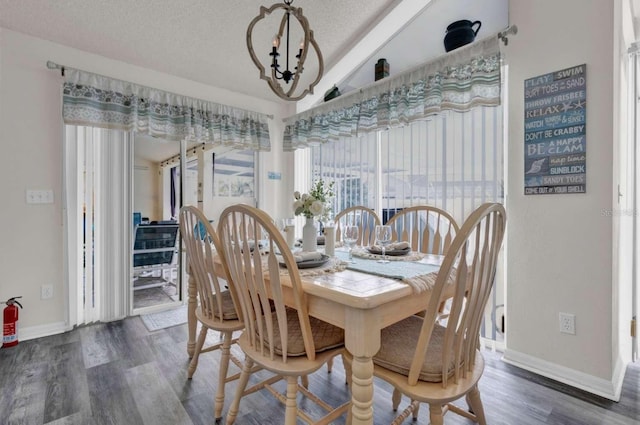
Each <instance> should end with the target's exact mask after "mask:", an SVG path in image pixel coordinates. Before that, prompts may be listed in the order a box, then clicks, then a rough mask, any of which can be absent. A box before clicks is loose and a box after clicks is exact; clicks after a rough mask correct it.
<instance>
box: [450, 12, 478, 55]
mask: <svg viewBox="0 0 640 425" xmlns="http://www.w3.org/2000/svg"><path fill="white" fill-rule="evenodd" d="M476 25H477V27H476V28H475V30H474V28H473V27H474V26H476ZM480 26H482V23H481V22H480V21H474V22H471V21H469V20H466V19H463V20H460V21H455V22H453V23H451V24H449V26H448V27H447V31H446V34H445V36H444V49H445V50H446V51H447V52H450V51H452V50H454V49H457V48H458V47H461V46H464V45H465V44H469V43H471V42H472V41H473V40H475V38H476V34H478V31H479V30H480Z"/></svg>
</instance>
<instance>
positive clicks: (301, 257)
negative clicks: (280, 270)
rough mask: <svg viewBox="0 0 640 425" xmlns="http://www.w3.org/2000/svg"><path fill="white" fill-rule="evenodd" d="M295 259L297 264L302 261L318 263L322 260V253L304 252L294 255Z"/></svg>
mask: <svg viewBox="0 0 640 425" xmlns="http://www.w3.org/2000/svg"><path fill="white" fill-rule="evenodd" d="M293 258H294V259H295V260H296V263H300V262H302V261H317V260H322V253H321V252H317V251H309V252H304V251H303V252H298V253H296V254H294V255H293Z"/></svg>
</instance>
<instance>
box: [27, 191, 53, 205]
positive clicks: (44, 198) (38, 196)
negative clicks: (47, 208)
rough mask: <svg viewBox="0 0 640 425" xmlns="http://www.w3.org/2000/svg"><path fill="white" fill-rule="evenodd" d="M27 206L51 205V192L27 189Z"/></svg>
mask: <svg viewBox="0 0 640 425" xmlns="http://www.w3.org/2000/svg"><path fill="white" fill-rule="evenodd" d="M26 201H27V204H53V190H51V189H48V190H33V189H27V192H26Z"/></svg>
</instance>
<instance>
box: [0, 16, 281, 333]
mask: <svg viewBox="0 0 640 425" xmlns="http://www.w3.org/2000/svg"><path fill="white" fill-rule="evenodd" d="M47 60H51V61H53V62H56V63H58V64H61V65H66V66H69V67H73V68H78V69H82V70H86V71H90V72H95V73H98V74H102V75H106V76H109V77H112V78H117V79H122V80H126V81H131V82H134V83H138V84H143V85H146V86H150V87H155V88H158V89H163V90H167V91H170V92H174V93H179V94H183V95H187V96H193V97H197V98H201V99H205V100H210V101H214V102H218V103H223V104H227V105H231V106H235V107H240V108H246V109H250V110H254V111H258V112H262V113H266V114H273V115H274V116H275V117H274V119H272V120H270V125H269V127H270V128H269V130H270V131H271V137H272V141H271V144H272V147H273V148H272V151H271V152H269V153H264V154H261V161H262V162H263V163H265V169H267V168H272V167H281V165H280V163H279V161H280V160H277V161H276V160H275V159H274V158H277V157H279V156H280V152H279V151H281V150H282V148H281V146H282V134H281V128H282V124H281V122H282V121H281V120H282V117H283V116H284V113H288V110H287V109H286V108H284V107H282V106H281V105H280V104H279V103H276V102H269V101H266V100H262V99H257V98H253V97H250V96H246V95H241V94H237V93H233V92H230V91H228V90H225V89H221V88H214V87H209V86H205V85H203V84H199V83H195V82H192V81H188V80H184V79H181V78H177V77H173V76H170V75H166V74H162V73H159V72H155V71H151V70H147V69H143V68H140V67H135V66H132V65H129V64H126V63H122V62H117V61H113V60H110V59H107V58H104V57H101V56H97V55H94V54H90V53H86V52H82V51H79V50H76V49H71V48H68V47H65V46H61V45H58V44H54V43H50V42H47V41H44V40H41V39H37V38H34V37H30V36H26V35H23V34H20V33H17V32H14V31H10V30H7V29H4V28H0V129H1V132H0V146H2V150H3V152H2V154H1V155H0V193H1V194H2V198H3V199H2V205H3V206H2V212H1V213H0V214H1V218H2V222H3V223H5V229H4V234H3V237H2V238H1V239H0V252H2V255H1V256H0V269H1V270H2V271H3V275H2V279H1V280H0V300H6V299H8V298H9V297H12V296H17V295H22V296H23V297H24V298H23V300H22V302H23V305H24V307H25V308H24V310H23V311H22V312H21V315H20V326H21V330H22V334H21V336H22V338H23V339H24V338H30V337H36V336H41V335H44V334H49V333H53V332H56V331H58V332H59V331H61V330H62V329H64V325H65V323H64V322H65V313H66V310H67V308H66V306H65V302H66V295H65V288H66V283H65V282H63V253H62V240H63V239H62V236H63V228H62V199H61V195H62V178H63V177H62V135H63V126H62V113H61V93H60V88H61V84H62V79H61V77H60V73H59V71H51V70H48V69H47V68H46V66H45V64H46V61H47ZM271 163H275V164H276V165H274V166H268V164H271ZM265 178H266V177H265ZM260 179H261V180H262V176H260ZM282 184H283V183H282V181H280V182H278V181H269V182H268V183H265V192H263V193H264V197H265V199H264V200H263V201H261V206H262V207H263V208H264V209H266V210H267V211H268V212H270V213H271V212H272V211H274V210H276V209H277V199H276V198H274V197H273V196H272V194H274V193H278V192H280V188H279V186H280V185H282ZM26 189H53V191H54V197H55V202H54V203H53V204H43V205H27V204H26V203H25V190H26ZM262 196H263V195H261V197H262ZM45 283H51V284H53V286H54V297H53V299H51V300H44V301H43V300H40V286H41V285H42V284H45Z"/></svg>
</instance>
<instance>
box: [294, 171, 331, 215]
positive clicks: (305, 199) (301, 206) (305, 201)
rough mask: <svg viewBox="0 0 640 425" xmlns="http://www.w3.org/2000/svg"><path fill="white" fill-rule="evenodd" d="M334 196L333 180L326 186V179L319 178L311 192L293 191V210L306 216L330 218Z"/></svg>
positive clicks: (296, 213)
mask: <svg viewBox="0 0 640 425" xmlns="http://www.w3.org/2000/svg"><path fill="white" fill-rule="evenodd" d="M333 196H334V193H333V182H331V183H329V184H328V185H326V187H325V183H324V180H318V181H317V182H315V183H314V184H313V186H311V190H310V191H309V193H303V194H300V192H298V191H295V192H294V193H293V198H294V199H295V201H294V202H293V211H294V213H295V215H304V216H305V217H306V218H313V217H320V218H328V215H329V213H330V211H331V199H332V198H333Z"/></svg>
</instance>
